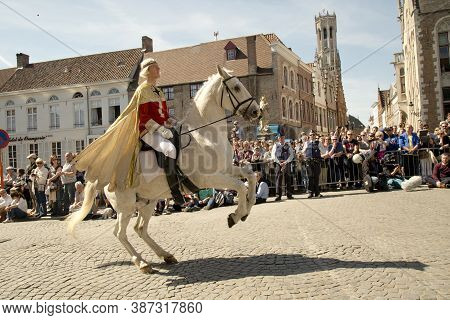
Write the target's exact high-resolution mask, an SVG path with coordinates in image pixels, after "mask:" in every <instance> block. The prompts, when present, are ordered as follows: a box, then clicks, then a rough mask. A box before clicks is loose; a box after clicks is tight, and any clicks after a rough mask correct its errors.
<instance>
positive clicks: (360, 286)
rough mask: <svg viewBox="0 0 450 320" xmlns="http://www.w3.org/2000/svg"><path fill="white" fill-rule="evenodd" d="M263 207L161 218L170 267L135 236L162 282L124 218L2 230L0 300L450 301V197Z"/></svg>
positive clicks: (158, 233) (334, 197) (394, 196)
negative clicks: (70, 229) (142, 262)
mask: <svg viewBox="0 0 450 320" xmlns="http://www.w3.org/2000/svg"><path fill="white" fill-rule="evenodd" d="M326 196H327V197H325V198H323V199H313V200H307V199H305V198H306V196H305V195H300V196H296V200H289V201H287V200H283V202H281V203H267V204H263V205H258V206H255V207H254V208H253V211H252V214H251V215H250V217H249V218H248V219H247V221H246V222H245V223H239V224H238V225H236V226H235V227H233V228H232V229H228V227H227V223H226V218H227V215H228V214H229V213H230V212H231V208H220V209H215V210H213V211H209V212H206V211H200V212H194V213H180V214H175V215H171V216H160V217H154V218H152V219H151V221H150V233H151V235H152V236H153V238H154V239H155V240H156V241H157V242H158V243H159V244H161V245H162V246H163V247H164V248H166V249H167V250H168V251H170V252H171V253H173V254H174V256H175V257H176V258H177V259H178V260H179V264H177V265H165V264H163V263H161V261H159V260H158V259H157V257H156V256H155V255H154V254H153V252H151V250H150V249H149V248H148V247H146V245H145V244H144V243H143V241H141V239H139V238H138V237H137V235H136V234H135V233H134V231H133V228H132V224H133V223H134V221H135V218H134V219H133V220H132V223H131V224H130V228H129V230H128V235H129V239H130V241H131V242H132V243H133V244H134V245H135V246H136V248H137V249H138V251H139V252H143V257H144V258H146V259H147V260H148V261H151V262H152V266H153V267H154V268H155V269H156V270H157V273H156V274H150V275H145V274H141V273H140V272H139V271H138V269H137V268H136V267H135V266H134V265H132V264H131V262H130V259H129V256H128V254H127V253H126V252H125V249H124V248H123V247H122V245H121V244H120V243H119V241H118V240H117V239H116V238H115V237H114V236H113V235H112V228H113V225H114V223H115V220H100V221H86V222H83V223H82V224H81V225H80V226H79V227H78V229H77V235H78V240H74V239H71V238H69V237H68V236H67V235H66V229H65V227H66V226H65V223H64V222H62V221H58V220H46V219H42V220H40V221H32V222H21V223H12V224H1V225H0V270H2V271H1V272H0V299H449V298H450V250H449V244H450V226H449V223H450V210H449V207H448V199H449V196H450V192H449V190H428V189H426V188H422V189H419V190H418V191H416V192H410V193H406V192H404V191H395V192H390V193H374V194H367V193H366V192H365V191H351V192H350V191H349V192H340V193H327V194H326Z"/></svg>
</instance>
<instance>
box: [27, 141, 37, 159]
mask: <svg viewBox="0 0 450 320" xmlns="http://www.w3.org/2000/svg"><path fill="white" fill-rule="evenodd" d="M29 150H30V153H29V154H32V153H34V154H35V155H36V156H38V157H39V147H38V144H37V143H32V144H30V149H29Z"/></svg>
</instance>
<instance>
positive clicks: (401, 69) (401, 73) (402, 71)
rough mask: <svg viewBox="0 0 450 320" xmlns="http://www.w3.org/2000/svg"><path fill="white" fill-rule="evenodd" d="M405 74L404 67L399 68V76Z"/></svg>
mask: <svg viewBox="0 0 450 320" xmlns="http://www.w3.org/2000/svg"><path fill="white" fill-rule="evenodd" d="M404 75H405V69H404V68H400V77H403V76H404Z"/></svg>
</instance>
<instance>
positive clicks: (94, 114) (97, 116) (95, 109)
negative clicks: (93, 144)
mask: <svg viewBox="0 0 450 320" xmlns="http://www.w3.org/2000/svg"><path fill="white" fill-rule="evenodd" d="M91 125H92V126H101V125H102V101H101V100H92V101H91Z"/></svg>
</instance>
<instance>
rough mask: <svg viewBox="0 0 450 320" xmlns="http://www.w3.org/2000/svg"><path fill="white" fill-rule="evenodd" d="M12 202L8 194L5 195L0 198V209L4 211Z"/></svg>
mask: <svg viewBox="0 0 450 320" xmlns="http://www.w3.org/2000/svg"><path fill="white" fill-rule="evenodd" d="M11 202H12V198H11V196H10V195H9V194H6V195H5V196H4V197H0V209H4V208H6V207H7V206H9V205H10V204H11Z"/></svg>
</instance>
